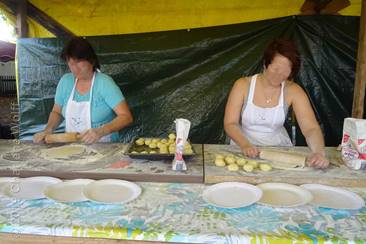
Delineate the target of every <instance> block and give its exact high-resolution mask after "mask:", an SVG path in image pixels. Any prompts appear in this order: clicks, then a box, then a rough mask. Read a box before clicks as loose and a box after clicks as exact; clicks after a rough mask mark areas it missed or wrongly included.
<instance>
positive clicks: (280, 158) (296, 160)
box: [259, 149, 306, 167]
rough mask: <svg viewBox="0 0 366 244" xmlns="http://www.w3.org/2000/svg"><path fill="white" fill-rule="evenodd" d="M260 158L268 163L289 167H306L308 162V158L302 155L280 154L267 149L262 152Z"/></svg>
mask: <svg viewBox="0 0 366 244" xmlns="http://www.w3.org/2000/svg"><path fill="white" fill-rule="evenodd" d="M259 157H260V158H261V159H265V160H268V161H273V162H280V163H284V164H286V165H288V166H290V165H294V166H296V165H299V166H302V167H304V166H305V161H306V157H305V156H304V155H301V154H297V153H291V152H278V151H273V150H266V149H262V150H261V152H260V154H259Z"/></svg>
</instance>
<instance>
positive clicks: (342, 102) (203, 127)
mask: <svg viewBox="0 0 366 244" xmlns="http://www.w3.org/2000/svg"><path fill="white" fill-rule="evenodd" d="M358 29H359V17H344V16H293V17H286V18H279V19H272V20H265V21H258V22H252V23H244V24H236V25H228V26H222V27H210V28H201V29H192V30H190V31H187V30H181V31H167V32H156V33H145V34H129V35H114V36H99V37H89V38H88V40H89V41H90V42H91V43H92V45H93V46H94V47H95V50H96V52H97V54H98V56H99V58H100V62H101V66H102V67H101V70H102V72H105V73H106V74H108V75H110V76H112V77H113V79H114V80H115V81H116V82H117V84H118V85H119V86H120V88H121V90H122V91H123V93H124V95H125V96H126V99H127V101H128V104H129V106H130V108H131V110H132V112H133V115H134V124H133V125H132V126H131V127H129V128H127V129H124V130H123V131H122V132H121V133H120V138H121V141H124V142H127V141H129V140H130V139H131V138H132V137H134V136H145V137H146V136H166V135H167V134H168V133H169V132H171V131H174V129H175V126H174V123H173V121H174V119H175V118H186V119H189V120H190V121H191V122H192V127H191V131H190V138H191V140H192V142H194V143H223V142H225V141H227V138H226V136H225V133H224V130H223V118H224V109H225V104H226V100H227V96H228V94H229V91H230V89H231V87H232V85H233V83H234V82H235V80H236V79H238V78H239V77H241V76H247V75H253V74H255V73H257V72H259V71H261V70H262V67H263V62H262V60H261V58H262V53H263V50H264V48H265V46H266V45H267V44H268V43H269V41H271V40H272V39H273V38H276V37H289V38H293V39H294V40H295V42H296V43H297V45H298V47H299V50H300V53H301V59H302V68H301V71H300V73H299V74H298V76H297V77H296V78H295V81H296V82H297V83H298V84H299V85H301V86H302V87H303V88H304V89H305V91H306V93H307V94H308V96H309V98H310V101H311V104H312V106H313V108H314V110H315V113H316V116H317V119H318V121H319V122H320V124H321V128H322V129H323V132H324V134H325V140H326V144H327V145H329V146H334V145H337V144H338V143H339V142H340V138H341V134H342V126H343V120H344V118H345V117H349V116H350V115H351V109H352V99H353V87H354V80H355V67H356V57H357V44H358ZM64 41H65V40H62V39H52V38H50V39H21V40H19V42H18V55H19V57H18V58H19V86H20V94H19V95H20V136H21V139H29V138H30V136H32V135H33V133H35V132H37V131H40V130H41V129H42V128H43V127H44V125H45V123H47V119H48V115H49V112H50V111H51V108H52V106H53V101H54V95H55V90H56V86H57V83H58V81H59V79H60V77H61V76H62V75H63V74H64V73H65V72H68V68H67V66H66V65H65V64H64V63H63V62H62V61H61V60H60V58H59V54H60V51H61V49H62V47H63V45H64ZM60 129H61V130H62V128H60ZM297 142H298V144H297V145H301V144H303V143H304V140H303V138H301V137H300V136H298V140H297Z"/></svg>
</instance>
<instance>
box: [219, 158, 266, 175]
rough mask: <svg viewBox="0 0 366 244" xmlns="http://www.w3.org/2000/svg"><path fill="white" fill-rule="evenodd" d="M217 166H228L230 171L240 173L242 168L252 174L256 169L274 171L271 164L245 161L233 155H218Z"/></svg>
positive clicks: (250, 160) (251, 160)
mask: <svg viewBox="0 0 366 244" xmlns="http://www.w3.org/2000/svg"><path fill="white" fill-rule="evenodd" d="M215 165H216V166H218V167H225V166H226V167H227V169H228V170H229V171H238V170H239V168H240V167H241V168H242V169H243V170H244V171H246V172H252V171H253V170H255V169H260V170H262V171H270V170H272V166H271V165H270V164H267V163H258V162H257V161H256V160H253V159H245V158H241V157H238V156H235V155H231V154H228V155H222V154H216V156H215Z"/></svg>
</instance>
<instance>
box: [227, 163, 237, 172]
mask: <svg viewBox="0 0 366 244" xmlns="http://www.w3.org/2000/svg"><path fill="white" fill-rule="evenodd" d="M227 169H228V170H229V171H238V170H239V166H238V165H237V164H229V165H228V166H227Z"/></svg>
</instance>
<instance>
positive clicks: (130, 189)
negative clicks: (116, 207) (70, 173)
mask: <svg viewBox="0 0 366 244" xmlns="http://www.w3.org/2000/svg"><path fill="white" fill-rule="evenodd" d="M83 193H84V196H85V197H86V198H88V199H89V200H91V201H94V202H99V203H107V204H108V203H127V202H130V201H132V200H134V199H135V198H137V197H138V196H139V195H140V194H141V187H140V186H138V185H136V184H135V183H132V182H129V181H125V180H113V179H109V180H98V181H94V182H92V183H90V184H88V185H87V186H86V187H85V188H84V191H83Z"/></svg>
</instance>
